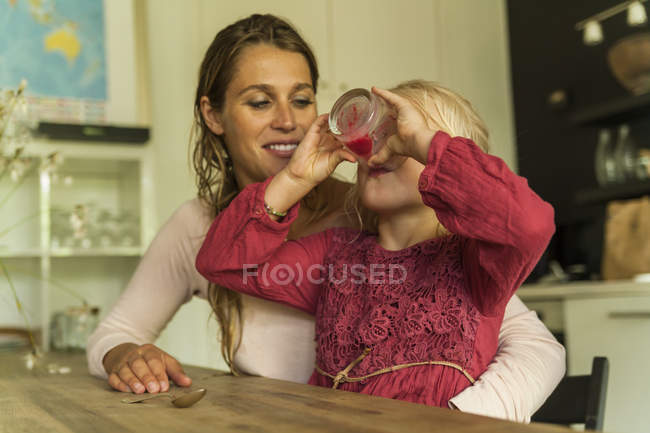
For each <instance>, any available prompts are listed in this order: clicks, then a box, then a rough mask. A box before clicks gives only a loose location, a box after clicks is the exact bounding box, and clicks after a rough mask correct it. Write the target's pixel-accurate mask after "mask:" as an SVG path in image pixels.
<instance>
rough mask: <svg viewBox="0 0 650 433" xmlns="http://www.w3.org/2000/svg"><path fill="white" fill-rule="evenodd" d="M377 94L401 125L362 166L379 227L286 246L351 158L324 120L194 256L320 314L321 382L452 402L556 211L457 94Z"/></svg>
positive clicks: (492, 341) (217, 224) (315, 380)
mask: <svg viewBox="0 0 650 433" xmlns="http://www.w3.org/2000/svg"><path fill="white" fill-rule="evenodd" d="M373 91H374V92H375V93H376V94H377V95H379V96H381V97H383V98H384V99H385V100H386V101H387V102H388V103H389V104H390V105H391V106H392V107H393V109H394V110H395V112H396V113H397V130H398V134H397V135H396V136H393V137H392V138H391V139H390V140H389V142H388V144H387V145H386V146H385V147H384V148H383V149H382V150H381V151H380V152H379V153H378V154H377V155H374V156H373V157H371V158H370V160H369V161H368V163H367V164H366V163H360V164H359V169H358V185H357V186H358V194H359V198H360V200H361V202H362V203H363V205H364V206H365V207H367V208H368V209H370V210H372V211H374V212H375V213H376V214H377V218H378V220H377V223H378V224H377V227H378V233H368V232H361V233H360V232H359V231H358V230H353V229H344V228H340V229H330V230H327V231H324V232H321V233H318V234H315V235H312V236H309V237H306V238H303V239H300V240H296V241H285V238H286V236H287V232H288V229H289V226H290V225H291V222H292V221H293V220H294V219H295V217H296V214H297V211H298V203H299V201H300V200H301V199H302V198H303V197H304V196H305V195H306V194H308V193H309V192H310V191H311V190H312V189H313V188H314V187H315V186H316V185H318V184H319V183H320V182H322V181H323V180H324V179H326V178H327V177H328V176H329V175H330V174H331V173H332V172H333V171H334V169H335V168H336V166H337V165H338V164H339V163H340V162H342V161H343V160H348V161H354V160H355V157H354V155H353V154H351V153H349V152H348V151H347V150H345V149H344V148H343V147H342V145H341V144H340V143H338V142H337V141H335V140H334V139H333V138H332V137H331V136H329V135H328V134H327V133H326V132H325V131H324V130H325V125H326V121H327V116H326V115H324V116H321V117H319V118H318V120H317V121H316V122H315V123H314V124H313V125H312V126H311V128H310V129H309V131H308V132H307V134H306V136H305V138H304V139H303V141H302V142H301V143H300V145H299V146H298V149H297V150H296V151H295V153H294V154H293V156H292V159H291V161H290V162H289V163H288V165H287V166H286V167H285V168H284V169H283V170H282V171H280V172H279V173H278V174H277V175H276V176H274V177H272V178H269V179H268V180H267V181H265V182H263V183H257V184H252V185H249V186H247V187H246V188H245V189H244V190H243V191H242V192H241V193H240V194H239V195H238V196H237V198H236V199H235V200H233V202H232V203H231V204H230V206H229V207H228V209H227V210H225V211H224V212H222V213H221V214H220V215H219V216H217V218H216V219H215V220H214V222H213V223H212V226H211V227H210V230H209V232H208V233H207V235H206V239H205V241H204V243H203V246H202V248H201V250H200V252H199V255H198V257H197V262H196V266H197V269H198V270H199V272H200V273H201V274H203V275H204V276H205V277H206V278H207V279H208V280H210V281H213V282H215V283H217V284H221V285H223V286H225V287H228V288H230V289H233V290H236V291H240V292H243V293H247V294H250V295H254V296H259V297H262V298H265V299H270V300H274V301H277V302H281V303H283V304H286V305H290V306H293V307H296V308H298V309H301V310H303V311H306V312H308V313H311V314H315V315H316V340H317V343H318V346H317V356H316V366H315V370H314V372H313V374H312V376H311V378H310V380H309V383H311V384H315V385H320V386H328V387H334V388H337V387H338V388H339V389H343V390H347V391H354V392H361V393H364V394H372V395H378V396H383V397H389V398H395V399H401V400H407V401H412V402H419V403H424V404H429V405H435V406H442V407H446V406H447V405H448V401H449V399H450V398H452V397H453V396H454V395H456V394H458V393H459V392H460V391H462V390H463V389H464V388H466V387H467V386H469V385H471V384H472V383H473V382H474V380H475V378H477V377H478V376H479V375H480V374H481V373H482V372H483V371H485V369H486V368H487V365H488V363H489V362H490V361H491V359H492V358H493V356H494V354H495V353H496V349H497V337H498V331H499V327H500V324H501V320H502V317H503V313H504V309H505V306H506V303H507V302H508V300H509V298H510V297H511V295H512V294H513V293H514V291H515V290H516V289H517V287H519V285H520V284H521V283H522V282H523V280H524V279H525V278H526V276H527V275H528V274H529V272H530V271H531V270H532V268H533V266H534V265H535V263H536V262H537V260H538V259H539V257H540V255H541V254H542V252H543V251H544V249H545V247H546V245H547V243H548V241H549V239H550V237H551V235H552V234H553V231H554V225H553V209H552V207H551V206H550V205H549V204H547V203H546V202H544V201H542V200H541V199H540V198H539V197H538V196H537V195H536V194H535V193H534V192H533V191H532V190H531V189H530V188H529V187H528V184H527V182H526V180H525V179H523V178H521V177H519V176H517V175H515V174H514V173H512V172H511V171H510V170H509V169H508V167H507V166H506V165H505V164H504V163H503V161H501V160H500V159H498V158H496V157H493V156H490V155H487V154H486V153H485V152H484V151H483V150H481V149H480V148H479V147H478V146H477V145H476V144H475V142H478V143H480V144H481V145H483V146H484V147H485V146H486V145H487V132H486V129H485V127H484V125H483V123H482V121H481V120H480V118H479V117H478V115H477V114H476V113H475V112H474V110H473V109H472V107H471V105H470V104H469V103H468V102H467V101H465V100H464V99H462V98H461V97H460V96H458V95H456V94H454V93H453V92H450V91H449V90H447V89H444V88H442V87H440V86H438V85H436V84H434V83H429V82H423V81H412V82H408V83H405V84H403V85H400V86H398V87H397V88H396V89H394V93H393V92H389V91H385V90H380V89H373ZM455 135H463V136H466V137H471V138H472V139H473V140H474V141H472V140H471V139H468V138H461V137H454V138H452V136H455Z"/></svg>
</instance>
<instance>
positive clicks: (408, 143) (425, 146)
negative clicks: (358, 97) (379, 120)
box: [368, 87, 436, 168]
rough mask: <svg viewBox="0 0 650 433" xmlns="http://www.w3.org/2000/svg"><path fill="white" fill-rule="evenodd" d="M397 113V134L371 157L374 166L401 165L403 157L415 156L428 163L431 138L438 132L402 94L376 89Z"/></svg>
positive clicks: (371, 164) (370, 164) (371, 163)
mask: <svg viewBox="0 0 650 433" xmlns="http://www.w3.org/2000/svg"><path fill="white" fill-rule="evenodd" d="M372 91H373V93H375V94H376V95H378V96H380V97H381V98H383V99H384V100H385V101H386V102H387V103H388V104H389V105H390V106H391V108H392V109H393V110H394V112H395V113H397V136H396V137H395V136H393V137H391V138H390V139H389V140H388V142H387V143H386V145H385V146H384V147H383V148H382V149H381V150H380V151H379V152H377V154H375V155H373V156H372V157H371V158H370V159H369V160H368V165H369V166H370V167H377V166H382V165H391V166H392V168H395V167H396V166H399V165H401V164H402V162H403V161H404V158H403V157H411V158H414V159H416V160H418V161H419V162H421V163H422V164H426V161H427V153H428V151H429V146H430V144H431V140H432V139H433V136H434V135H435V133H436V130H435V129H434V128H432V127H431V126H430V125H429V124H428V123H427V121H426V119H425V118H424V117H423V116H422V114H421V112H420V111H419V110H418V109H417V108H415V107H414V106H413V104H412V103H411V102H410V101H408V100H407V99H405V98H404V97H402V96H399V95H396V94H395V93H393V92H390V91H388V90H383V89H378V88H376V87H373V88H372Z"/></svg>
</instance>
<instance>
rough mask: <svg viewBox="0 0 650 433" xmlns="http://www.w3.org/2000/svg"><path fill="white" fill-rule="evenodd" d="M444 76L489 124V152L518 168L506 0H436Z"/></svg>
mask: <svg viewBox="0 0 650 433" xmlns="http://www.w3.org/2000/svg"><path fill="white" fill-rule="evenodd" d="M437 6H438V9H437V12H438V14H437V20H436V24H435V25H436V26H437V27H438V29H439V33H438V34H439V38H438V43H439V44H441V47H439V48H438V50H437V51H438V52H440V53H442V56H443V57H442V59H440V61H439V62H438V67H439V72H440V78H439V81H440V82H441V83H442V84H444V85H445V86H447V87H449V88H451V89H453V90H456V91H458V92H459V93H461V94H462V95H464V96H465V97H466V98H467V99H469V100H470V101H471V102H472V104H473V105H474V107H475V108H476V109H477V110H478V112H479V114H480V115H481V117H482V118H483V120H485V122H486V123H487V125H488V128H489V130H490V144H491V150H490V153H493V154H495V155H497V156H499V157H501V158H503V159H504V160H505V161H506V162H507V163H508V166H510V167H511V168H512V169H513V170H516V168H517V165H516V162H517V158H516V146H515V141H514V115H513V111H512V97H511V87H510V86H511V81H510V54H509V48H508V26H507V24H508V22H507V15H506V12H507V11H506V4H505V0H437Z"/></svg>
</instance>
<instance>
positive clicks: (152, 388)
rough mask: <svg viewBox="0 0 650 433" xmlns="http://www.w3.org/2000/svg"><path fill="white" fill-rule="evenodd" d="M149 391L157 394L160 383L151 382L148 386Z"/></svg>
mask: <svg viewBox="0 0 650 433" xmlns="http://www.w3.org/2000/svg"><path fill="white" fill-rule="evenodd" d="M147 389H148V390H149V392H157V391H158V390H159V389H158V383H157V382H149V383H148V384H147Z"/></svg>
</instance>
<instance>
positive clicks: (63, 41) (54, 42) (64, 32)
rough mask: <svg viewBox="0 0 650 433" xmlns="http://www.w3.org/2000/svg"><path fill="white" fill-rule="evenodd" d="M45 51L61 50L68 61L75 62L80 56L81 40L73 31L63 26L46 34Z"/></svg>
mask: <svg viewBox="0 0 650 433" xmlns="http://www.w3.org/2000/svg"><path fill="white" fill-rule="evenodd" d="M45 51H47V52H51V51H61V52H62V53H63V55H64V56H65V57H66V59H68V62H73V61H74V60H75V59H76V58H77V56H79V52H80V51H81V42H79V39H78V38H77V36H76V35H75V34H74V32H73V31H71V30H70V29H69V28H68V27H63V28H60V29H58V30H54V31H53V32H52V33H50V34H49V35H47V36H45Z"/></svg>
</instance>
